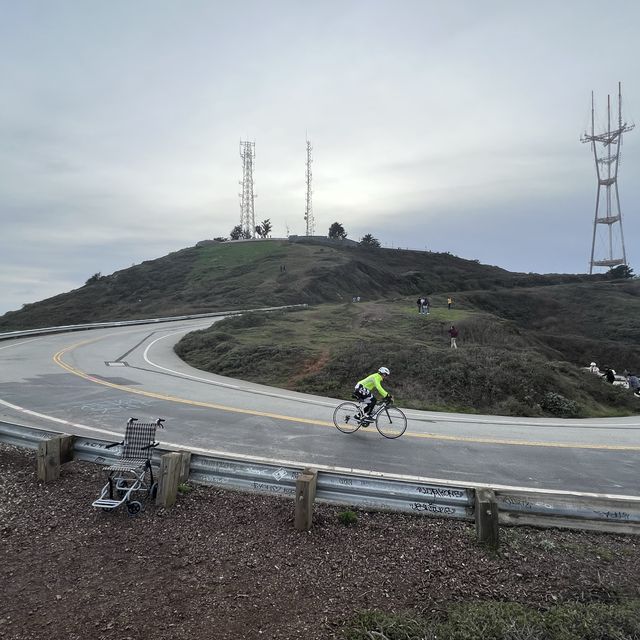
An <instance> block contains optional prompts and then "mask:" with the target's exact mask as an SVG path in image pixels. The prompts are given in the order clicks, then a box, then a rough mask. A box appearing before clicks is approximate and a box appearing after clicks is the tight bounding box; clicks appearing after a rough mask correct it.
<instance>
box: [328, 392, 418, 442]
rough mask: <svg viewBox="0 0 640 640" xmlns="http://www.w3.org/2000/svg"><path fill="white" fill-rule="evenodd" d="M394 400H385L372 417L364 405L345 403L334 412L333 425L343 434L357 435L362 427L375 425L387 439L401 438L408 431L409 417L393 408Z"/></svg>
mask: <svg viewBox="0 0 640 640" xmlns="http://www.w3.org/2000/svg"><path fill="white" fill-rule="evenodd" d="M392 402H393V401H392V400H389V399H388V398H384V399H383V400H381V401H380V403H379V404H378V405H377V407H376V408H375V410H374V411H373V413H372V414H371V415H370V416H367V415H366V414H365V413H364V404H363V403H361V402H360V403H356V402H343V403H342V404H339V405H338V406H337V407H336V408H335V410H334V412H333V424H334V425H335V426H336V429H338V431H342V433H355V432H356V431H357V430H358V429H359V428H360V427H368V426H369V425H370V424H371V423H375V425H376V429H377V430H378V433H380V435H381V436H384V437H385V438H390V439H393V438H399V437H400V436H401V435H402V434H403V433H404V432H405V431H406V430H407V416H405V415H404V413H403V412H402V411H401V410H400V409H398V407H392V406H391V404H392Z"/></svg>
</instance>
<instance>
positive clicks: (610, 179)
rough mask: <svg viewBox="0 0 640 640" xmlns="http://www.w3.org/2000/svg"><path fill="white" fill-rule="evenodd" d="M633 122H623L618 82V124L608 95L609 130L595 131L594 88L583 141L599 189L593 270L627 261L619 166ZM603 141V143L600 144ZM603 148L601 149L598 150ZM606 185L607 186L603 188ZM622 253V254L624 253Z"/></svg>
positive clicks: (592, 252)
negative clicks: (589, 151) (614, 122)
mask: <svg viewBox="0 0 640 640" xmlns="http://www.w3.org/2000/svg"><path fill="white" fill-rule="evenodd" d="M633 127H634V125H633V124H627V123H626V122H624V123H623V122H622V84H621V83H620V82H619V83H618V127H617V129H614V130H613V131H612V130H611V96H607V130H606V131H604V132H603V133H598V134H596V132H595V108H594V101H593V91H592V92H591V135H588V134H587V133H585V134H584V135H583V136H582V138H580V140H581V142H590V143H591V147H592V149H593V157H594V160H595V163H596V175H597V177H598V192H597V194H596V213H595V217H594V220H593V241H592V242H591V260H590V261H589V273H590V274H591V273H593V268H594V267H609V268H611V267H616V266H618V265H622V264H623V265H627V255H626V253H625V249H624V234H623V232H622V211H621V210H620V196H619V194H618V168H619V166H620V150H621V149H622V134H623V133H625V132H627V131H631V129H633ZM599 145H602V147H601V148H599ZM599 150H600V153H598V151H599ZM602 187H604V190H603V189H602ZM601 205H602V206H601ZM596 236H598V237H599V240H600V243H599V245H598V246H599V248H600V250H601V251H602V252H603V254H604V255H603V254H600V257H599V259H596V257H595V251H596ZM621 253H622V255H621Z"/></svg>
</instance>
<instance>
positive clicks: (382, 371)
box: [378, 367, 391, 376]
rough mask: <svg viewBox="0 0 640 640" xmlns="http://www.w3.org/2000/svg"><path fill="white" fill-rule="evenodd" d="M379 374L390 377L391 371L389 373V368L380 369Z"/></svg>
mask: <svg viewBox="0 0 640 640" xmlns="http://www.w3.org/2000/svg"><path fill="white" fill-rule="evenodd" d="M378 373H382V374H383V375H385V376H388V375H389V374H390V373H391V371H389V369H387V367H380V368H379V369H378Z"/></svg>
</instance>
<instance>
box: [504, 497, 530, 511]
mask: <svg viewBox="0 0 640 640" xmlns="http://www.w3.org/2000/svg"><path fill="white" fill-rule="evenodd" d="M500 502H503V503H504V504H508V505H509V506H511V507H520V508H522V509H526V510H527V511H530V510H531V509H533V504H531V502H529V500H526V499H525V498H519V497H517V496H500Z"/></svg>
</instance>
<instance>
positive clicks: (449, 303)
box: [447, 296, 453, 311]
mask: <svg viewBox="0 0 640 640" xmlns="http://www.w3.org/2000/svg"><path fill="white" fill-rule="evenodd" d="M452 304H453V298H452V297H451V296H449V297H448V298H447V309H449V311H451V305H452Z"/></svg>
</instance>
